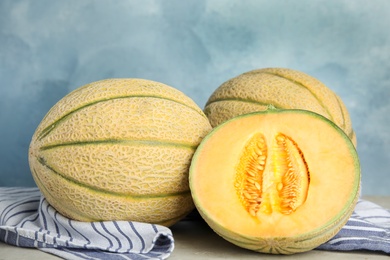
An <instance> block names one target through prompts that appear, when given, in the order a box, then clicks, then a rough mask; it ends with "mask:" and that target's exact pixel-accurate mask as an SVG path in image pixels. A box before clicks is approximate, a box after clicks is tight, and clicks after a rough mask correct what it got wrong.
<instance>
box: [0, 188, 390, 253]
mask: <svg viewBox="0 0 390 260" xmlns="http://www.w3.org/2000/svg"><path fill="white" fill-rule="evenodd" d="M0 241H3V242H5V243H8V244H12V245H16V246H20V247H36V248H38V249H40V250H42V251H45V252H48V253H51V254H54V255H57V256H60V257H62V258H64V259H108V260H114V259H115V260H116V259H121V260H123V259H143V260H144V259H166V258H168V257H169V256H170V254H171V253H172V251H173V249H174V240H173V237H172V233H171V231H170V229H168V228H166V227H163V226H159V225H153V224H147V223H139V222H128V221H105V222H79V221H74V220H70V219H68V218H65V217H64V216H62V215H61V214H59V213H58V212H57V211H56V210H55V209H54V208H53V207H51V206H50V205H49V204H48V202H47V201H46V199H45V198H44V197H42V196H41V193H40V192H39V190H38V189H37V188H0ZM317 249H320V250H335V251H349V250H369V251H378V252H381V253H385V254H390V210H387V209H384V208H382V207H380V206H378V205H376V204H374V203H371V202H369V201H365V200H360V201H359V202H358V203H357V205H356V208H355V210H354V213H353V214H352V216H351V218H350V219H349V221H348V222H347V224H346V225H345V226H344V227H343V228H342V229H341V231H340V232H339V233H338V234H337V235H336V236H335V237H333V238H332V239H331V240H329V241H328V242H327V243H325V244H323V245H321V246H320V247H318V248H317Z"/></svg>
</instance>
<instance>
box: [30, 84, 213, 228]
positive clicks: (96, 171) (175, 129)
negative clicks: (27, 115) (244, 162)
mask: <svg viewBox="0 0 390 260" xmlns="http://www.w3.org/2000/svg"><path fill="white" fill-rule="evenodd" d="M210 130H211V126H210V123H209V121H208V119H207V117H206V116H205V115H204V113H203V112H202V110H201V109H200V108H199V107H198V106H197V105H196V104H195V103H194V102H193V100H191V99H190V98H189V97H187V96H186V95H184V94H183V93H182V92H180V91H178V90H177V89H174V88H172V87H169V86H167V85H164V84H162V83H158V82H154V81H149V80H143V79H107V80H102V81H97V82H93V83H90V84H87V85H85V86H83V87H81V88H78V89H76V90H74V91H73V92H71V93H69V94H68V95H67V96H65V97H64V98H63V99H61V100H60V101H59V102H58V103H57V104H56V105H54V106H53V107H52V108H51V109H50V111H49V112H48V113H47V115H46V116H45V117H44V118H43V120H42V122H41V123H40V124H39V126H38V128H37V129H36V131H35V133H34V135H33V137H32V141H31V144H30V149H29V163H30V168H31V172H32V175H33V177H34V180H35V182H36V184H37V186H38V187H39V188H40V190H41V191H42V193H43V195H44V196H45V197H46V199H47V200H48V202H49V203H50V204H51V205H52V206H53V207H54V208H56V209H57V210H58V211H59V212H60V213H61V214H63V215H65V216H67V217H70V218H72V219H76V220H81V221H100V220H131V221H140V222H148V223H157V224H163V225H167V226H169V225H172V224H173V223H175V222H176V221H178V220H179V219H181V218H182V217H184V216H185V215H186V214H187V213H189V212H190V211H191V210H192V209H193V208H194V205H193V202H192V199H191V194H190V191H189V185H188V170H189V165H190V161H191V158H192V156H193V153H194V151H195V149H196V148H197V146H198V144H199V143H200V141H201V140H202V138H203V137H204V136H205V135H206V134H207V133H208V132H209V131H210Z"/></svg>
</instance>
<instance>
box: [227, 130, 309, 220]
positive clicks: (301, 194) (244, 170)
mask: <svg viewBox="0 0 390 260" xmlns="http://www.w3.org/2000/svg"><path fill="white" fill-rule="evenodd" d="M266 141H267V140H266V139H265V137H264V135H263V134H261V133H257V134H255V135H254V136H252V138H251V139H250V140H249V141H248V142H247V144H246V145H245V148H244V149H243V152H242V155H241V157H240V160H239V162H238V165H237V167H236V177H235V183H234V186H235V189H236V192H237V195H238V197H239V199H240V201H241V203H242V205H243V206H244V208H245V209H246V211H247V212H248V213H249V214H250V215H251V216H253V217H255V216H257V215H258V213H264V214H271V213H272V212H279V213H281V214H284V215H288V214H291V213H293V212H294V211H296V210H297V209H298V208H299V207H300V206H301V205H302V204H303V203H304V202H305V200H306V197H307V193H308V189H309V183H310V174H309V169H308V166H307V163H306V161H305V158H304V155H303V153H302V151H301V150H300V149H299V146H298V144H297V143H295V142H294V141H293V140H292V138H290V137H288V136H286V135H284V134H283V133H277V134H276V135H275V136H274V138H272V140H270V141H271V142H270V143H271V144H270V149H268V147H267V142H266Z"/></svg>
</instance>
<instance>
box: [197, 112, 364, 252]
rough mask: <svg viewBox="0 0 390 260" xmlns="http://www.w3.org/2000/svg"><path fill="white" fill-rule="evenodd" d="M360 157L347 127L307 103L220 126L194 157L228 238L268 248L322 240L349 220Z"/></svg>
mask: <svg viewBox="0 0 390 260" xmlns="http://www.w3.org/2000/svg"><path fill="white" fill-rule="evenodd" d="M359 188H360V165H359V159H358V155H357V153H356V150H355V147H354V145H353V143H352V142H351V141H350V139H349V138H348V137H347V136H346V135H345V133H344V132H343V131H342V130H341V129H340V128H339V127H337V126H336V125H335V124H334V123H332V122H331V121H329V120H328V119H326V118H324V117H323V116H321V115H319V114H316V113H313V112H309V111H304V110H267V111H265V112H256V113H252V114H247V115H243V116H239V117H236V118H233V119H231V120H229V121H227V122H225V123H223V124H221V125H219V126H217V127H216V128H214V129H213V130H212V131H211V132H210V133H209V134H208V135H207V136H206V137H205V139H203V141H202V142H201V144H200V146H199V147H198V149H197V151H196V152H195V155H194V157H193V159H192V164H191V168H190V189H191V192H192V197H193V199H194V202H195V205H196V207H197V209H198V211H199V212H200V214H201V215H202V217H203V218H204V219H205V221H206V222H207V223H208V224H209V225H210V226H211V227H212V228H213V229H214V230H215V231H216V232H217V233H218V234H220V235H221V236H222V237H224V238H225V239H227V240H228V241H230V242H232V243H234V244H236V245H238V246H241V247H244V248H248V249H252V250H255V251H260V252H266V253H282V254H292V253H297V252H302V251H307V250H310V249H312V248H315V247H317V246H318V245H320V244H321V243H323V242H325V241H327V240H328V239H330V238H331V237H332V236H334V235H335V234H336V233H337V231H338V230H339V229H340V228H341V227H342V225H343V224H344V223H345V222H346V221H347V219H348V217H349V216H350V214H351V213H352V211H353V208H354V205H355V203H356V201H357V198H358V196H359Z"/></svg>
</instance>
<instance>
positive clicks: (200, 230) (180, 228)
mask: <svg viewBox="0 0 390 260" xmlns="http://www.w3.org/2000/svg"><path fill="white" fill-rule="evenodd" d="M364 199H367V200H369V201H372V202H374V203H377V204H379V205H381V206H383V207H385V208H390V197H371V196H370V197H365V198H364ZM171 229H172V232H173V236H174V238H175V250H174V251H173V253H172V255H171V257H170V258H169V260H192V259H201V260H207V259H240V260H246V259H257V260H258V259H278V258H281V257H282V256H278V255H266V254H260V253H256V252H252V251H249V250H245V249H242V248H239V247H236V246H234V245H232V244H230V243H228V242H227V241H225V240H224V239H222V238H220V237H219V236H218V235H216V234H215V233H214V232H213V231H212V230H211V229H210V228H209V227H208V226H207V225H206V224H205V223H204V222H190V221H182V222H179V223H178V224H176V225H174V226H173V227H172V228H171ZM11 259H12V260H24V259H26V260H42V259H45V260H46V259H47V260H50V259H60V258H58V257H56V256H53V255H50V254H47V253H43V252H41V251H39V250H37V249H29V248H19V247H14V246H10V245H7V244H4V243H1V242H0V260H11ZM288 259H289V260H291V259H316V260H318V259H320V260H321V259H324V260H325V259H326V260H328V259H353V260H359V259H369V260H371V259H374V260H376V259H389V256H387V255H384V254H380V253H371V252H361V251H354V252H330V251H320V250H312V251H309V252H306V253H301V254H296V255H292V256H288Z"/></svg>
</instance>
